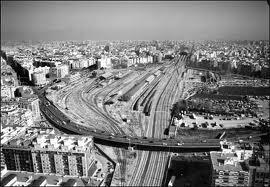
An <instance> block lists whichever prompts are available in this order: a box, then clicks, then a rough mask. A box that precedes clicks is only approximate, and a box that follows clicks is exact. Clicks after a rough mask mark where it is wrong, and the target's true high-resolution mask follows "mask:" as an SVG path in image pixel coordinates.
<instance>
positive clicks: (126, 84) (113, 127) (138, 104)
mask: <svg viewBox="0 0 270 187" xmlns="http://www.w3.org/2000/svg"><path fill="white" fill-rule="evenodd" d="M185 58H186V57H185V56H180V57H179V58H178V59H177V60H176V61H175V62H173V63H170V62H167V63H164V64H163V65H162V66H161V65H160V66H152V67H146V68H145V70H144V71H142V70H141V69H138V70H137V71H129V72H128V73H126V74H125V75H124V76H123V77H121V78H120V79H118V80H114V79H112V78H110V79H109V80H108V79H103V80H101V79H99V78H89V77H87V76H84V77H82V78H81V79H80V80H78V81H77V82H74V83H72V84H69V85H67V86H65V87H63V88H62V89H60V90H58V91H53V92H51V93H50V94H48V95H47V97H48V98H49V99H51V100H52V101H53V102H54V104H55V106H57V108H58V109H60V111H61V112H63V113H64V114H65V115H66V116H68V117H69V118H70V120H71V121H74V122H76V123H77V124H80V125H82V126H87V127H92V128H95V129H99V130H104V131H107V132H110V133H111V134H112V135H117V134H118V135H119V134H120V135H129V136H132V137H137V136H138V137H145V138H148V137H149V138H151V137H152V138H160V139H162V138H167V135H164V131H165V129H166V128H168V127H169V124H170V109H171V106H172V104H173V103H174V102H176V101H177V99H179V98H180V97H181V95H182V94H183V90H182V88H183V84H184V83H183V80H184V62H185V60H186V59H185ZM110 73H111V74H114V75H117V74H118V72H117V71H114V70H111V71H110ZM181 76H182V77H181ZM181 78H182V79H181ZM52 95H53V97H51V96H52ZM135 150H136V148H135ZM113 151H114V153H115V155H117V156H116V157H117V158H116V162H117V163H119V164H118V165H119V169H117V167H116V172H115V173H116V174H117V173H118V175H119V176H117V177H115V178H120V180H113V183H114V182H115V183H116V185H132V186H133V185H135V186H142V185H143V186H145V185H146V186H148V185H155V186H157V185H161V182H162V179H163V175H164V171H165V169H166V162H167V159H168V155H169V153H167V152H152V151H137V150H136V157H135V158H134V159H133V162H128V163H127V159H126V157H127V155H128V154H130V151H128V150H125V149H121V148H113ZM126 168H129V170H130V171H129V172H126ZM157 168H159V169H157ZM117 170H118V171H119V172H117ZM120 171H121V172H120ZM131 174H132V175H131ZM143 176H148V177H147V178H144V177H143Z"/></svg>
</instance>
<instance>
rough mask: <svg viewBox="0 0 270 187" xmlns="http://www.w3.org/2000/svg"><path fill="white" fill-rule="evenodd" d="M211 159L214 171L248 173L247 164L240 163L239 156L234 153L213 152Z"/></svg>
mask: <svg viewBox="0 0 270 187" xmlns="http://www.w3.org/2000/svg"><path fill="white" fill-rule="evenodd" d="M210 157H211V162H212V166H213V168H214V170H217V171H219V170H222V171H225V170H227V171H235V172H241V171H247V167H246V166H245V163H244V162H239V161H238V158H237V155H236V154H234V153H222V152H217V151H211V152H210Z"/></svg>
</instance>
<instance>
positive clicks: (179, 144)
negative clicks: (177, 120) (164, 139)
mask: <svg viewBox="0 0 270 187" xmlns="http://www.w3.org/2000/svg"><path fill="white" fill-rule="evenodd" d="M176 145H178V146H181V145H184V143H177V144H176Z"/></svg>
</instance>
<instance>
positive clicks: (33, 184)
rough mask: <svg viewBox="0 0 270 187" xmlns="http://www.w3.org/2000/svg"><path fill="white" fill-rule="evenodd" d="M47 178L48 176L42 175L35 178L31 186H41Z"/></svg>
mask: <svg viewBox="0 0 270 187" xmlns="http://www.w3.org/2000/svg"><path fill="white" fill-rule="evenodd" d="M45 180H46V177H44V176H40V177H38V178H37V179H35V180H33V181H32V182H31V184H30V185H29V186H40V185H41V184H42V183H43V182H44V181H45Z"/></svg>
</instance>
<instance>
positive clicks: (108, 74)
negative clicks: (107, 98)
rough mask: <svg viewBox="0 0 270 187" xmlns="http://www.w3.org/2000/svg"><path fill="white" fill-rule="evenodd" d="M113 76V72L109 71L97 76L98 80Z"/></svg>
mask: <svg viewBox="0 0 270 187" xmlns="http://www.w3.org/2000/svg"><path fill="white" fill-rule="evenodd" d="M112 77H113V74H111V73H109V72H108V73H104V74H103V75H101V76H100V77H99V79H100V80H108V79H110V78H112Z"/></svg>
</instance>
